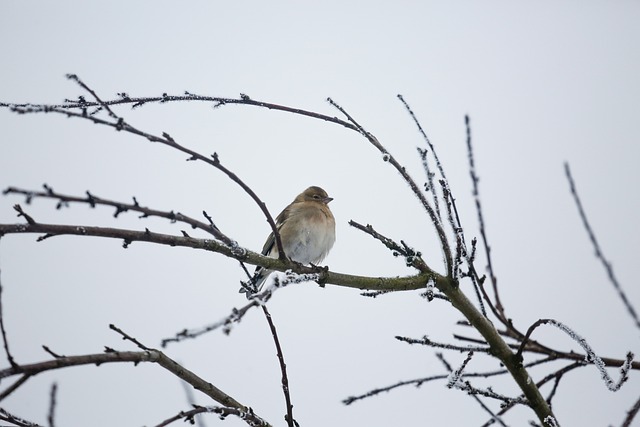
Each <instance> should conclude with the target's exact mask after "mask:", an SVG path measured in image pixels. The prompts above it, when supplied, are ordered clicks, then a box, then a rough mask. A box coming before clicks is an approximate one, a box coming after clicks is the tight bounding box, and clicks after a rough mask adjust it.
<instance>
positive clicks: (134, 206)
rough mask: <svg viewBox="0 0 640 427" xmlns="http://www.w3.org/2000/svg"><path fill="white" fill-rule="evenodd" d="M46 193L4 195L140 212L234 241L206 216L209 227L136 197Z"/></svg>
mask: <svg viewBox="0 0 640 427" xmlns="http://www.w3.org/2000/svg"><path fill="white" fill-rule="evenodd" d="M43 187H44V189H45V191H33V190H24V189H21V188H15V187H8V188H6V189H5V190H4V191H3V192H2V194H20V195H24V196H25V197H26V202H27V203H31V201H32V200H33V199H34V198H45V199H53V200H58V204H57V205H56V209H61V208H62V207H63V206H68V204H69V203H70V202H73V203H86V204H88V205H89V206H91V207H93V208H94V207H96V205H102V206H110V207H113V208H115V212H114V214H113V216H114V217H116V218H117V217H118V216H119V215H120V214H121V213H124V212H127V211H132V212H139V213H141V214H142V215H141V216H140V218H147V217H159V218H166V219H168V220H170V221H171V222H182V223H185V224H189V225H190V226H191V228H194V229H196V228H197V229H200V230H203V231H205V232H207V233H209V234H211V235H213V236H214V237H215V238H216V239H218V240H221V241H222V242H224V243H225V244H227V245H231V244H232V242H233V240H231V239H230V238H229V237H227V236H225V235H224V234H223V233H222V232H221V231H220V229H219V228H218V227H216V226H215V224H214V223H213V221H211V218H210V217H208V216H207V215H205V217H206V218H207V219H208V220H209V225H207V224H205V223H203V222H201V221H198V220H196V219H194V218H191V217H189V216H186V215H183V214H181V213H180V212H178V213H175V212H174V211H168V212H167V211H161V210H157V209H151V208H147V207H143V206H140V204H139V203H138V200H137V199H136V198H135V197H134V198H133V203H122V202H116V201H113V200H107V199H103V198H101V197H97V196H95V195H93V194H92V193H90V192H88V191H87V193H86V194H87V196H86V197H78V196H70V195H66V194H60V193H57V192H55V191H54V190H53V188H51V187H50V186H48V185H47V184H43Z"/></svg>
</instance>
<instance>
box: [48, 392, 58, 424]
mask: <svg viewBox="0 0 640 427" xmlns="http://www.w3.org/2000/svg"><path fill="white" fill-rule="evenodd" d="M57 393H58V384H57V383H55V382H54V383H53V384H51V392H50V394H49V396H50V398H49V414H48V415H47V421H48V422H49V427H55V414H56V404H57V402H56V397H57Z"/></svg>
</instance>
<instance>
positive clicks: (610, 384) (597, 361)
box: [515, 319, 634, 391]
mask: <svg viewBox="0 0 640 427" xmlns="http://www.w3.org/2000/svg"><path fill="white" fill-rule="evenodd" d="M546 324H549V325H552V326H555V327H556V328H558V329H560V330H561V331H562V332H564V333H566V334H567V335H568V336H569V337H571V339H573V340H574V341H575V342H577V343H578V344H579V345H580V347H582V349H583V350H584V351H585V352H586V353H587V355H586V356H585V361H587V362H592V363H593V364H594V365H595V366H596V367H597V368H598V370H599V371H600V376H601V377H602V379H603V380H604V382H605V384H606V386H607V388H608V389H609V390H611V391H618V390H619V389H620V387H622V384H624V383H625V382H626V381H627V380H628V379H629V370H630V369H631V367H632V362H633V357H634V356H633V353H632V352H628V353H627V357H626V360H625V362H624V364H623V365H622V368H621V369H620V379H619V380H618V382H617V383H616V382H615V381H614V380H613V379H612V378H611V377H610V376H609V374H608V373H607V370H606V369H605V368H606V365H605V363H604V362H603V361H602V359H601V358H600V357H598V356H597V355H596V354H595V352H594V351H593V349H592V348H591V346H590V345H589V343H587V341H586V340H585V339H584V338H582V337H581V336H580V335H578V334H577V333H576V332H575V331H573V330H572V329H571V328H569V327H568V326H567V325H565V324H563V323H561V322H558V321H557V320H554V319H539V320H537V321H536V322H535V323H533V325H531V326H530V327H529V329H528V330H527V334H526V335H525V337H524V339H523V340H522V343H521V344H520V348H518V352H517V353H516V355H515V357H516V359H519V360H522V351H523V349H524V347H525V345H526V344H527V341H528V340H529V337H530V336H531V334H532V333H533V331H534V330H536V328H538V327H539V326H541V325H546Z"/></svg>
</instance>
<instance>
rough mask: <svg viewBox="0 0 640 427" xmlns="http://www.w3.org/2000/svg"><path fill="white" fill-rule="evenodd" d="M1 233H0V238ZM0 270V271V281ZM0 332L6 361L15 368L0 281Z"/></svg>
mask: <svg viewBox="0 0 640 427" xmlns="http://www.w3.org/2000/svg"><path fill="white" fill-rule="evenodd" d="M1 235H2V233H0V236H1ZM1 274H2V270H0V279H1ZM0 331H2V342H3V343H4V351H5V353H6V354H7V359H8V360H9V364H10V365H11V366H17V365H18V364H17V363H16V361H15V359H14V358H13V356H12V355H11V351H9V340H8V339H7V331H6V330H5V328H4V313H3V310H2V280H0Z"/></svg>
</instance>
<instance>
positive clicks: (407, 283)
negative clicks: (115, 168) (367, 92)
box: [0, 223, 446, 291]
mask: <svg viewBox="0 0 640 427" xmlns="http://www.w3.org/2000/svg"><path fill="white" fill-rule="evenodd" d="M16 233H40V234H42V233H44V234H45V235H47V236H48V237H52V236H59V235H77V236H96V237H108V238H114V239H122V240H124V241H125V243H127V244H130V243H131V242H134V241H141V242H152V243H157V244H161V245H168V246H181V247H187V248H193V249H202V250H207V251H212V252H217V253H220V254H222V255H224V256H227V257H229V258H233V259H237V260H238V261H243V262H246V263H248V264H252V265H260V266H262V267H264V268H267V269H270V270H277V271H286V270H293V271H294V272H296V273H300V274H304V273H318V274H320V283H322V284H325V283H328V284H333V285H338V286H344V287H348V288H357V289H369V290H388V291H409V290H415V289H422V288H424V287H426V285H427V282H428V281H429V280H430V279H432V280H434V281H435V282H436V286H437V285H438V283H439V282H441V281H446V278H445V277H443V276H441V275H439V274H438V273H436V272H435V271H429V272H426V273H421V274H417V275H414V276H406V277H365V276H353V275H350V274H341V273H335V272H332V271H325V270H324V269H322V268H317V267H316V268H314V267H306V266H302V265H300V264H297V263H294V262H291V261H289V260H280V259H275V258H269V257H266V256H263V255H260V254H258V253H256V252H252V251H249V250H238V248H237V247H229V246H227V245H224V244H222V243H220V242H217V241H215V240H212V239H196V238H193V237H188V236H173V235H169V234H162V233H153V232H151V231H135V230H125V229H119V228H109V227H93V226H78V225H59V224H41V223H36V224H0V236H2V235H5V234H16Z"/></svg>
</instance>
